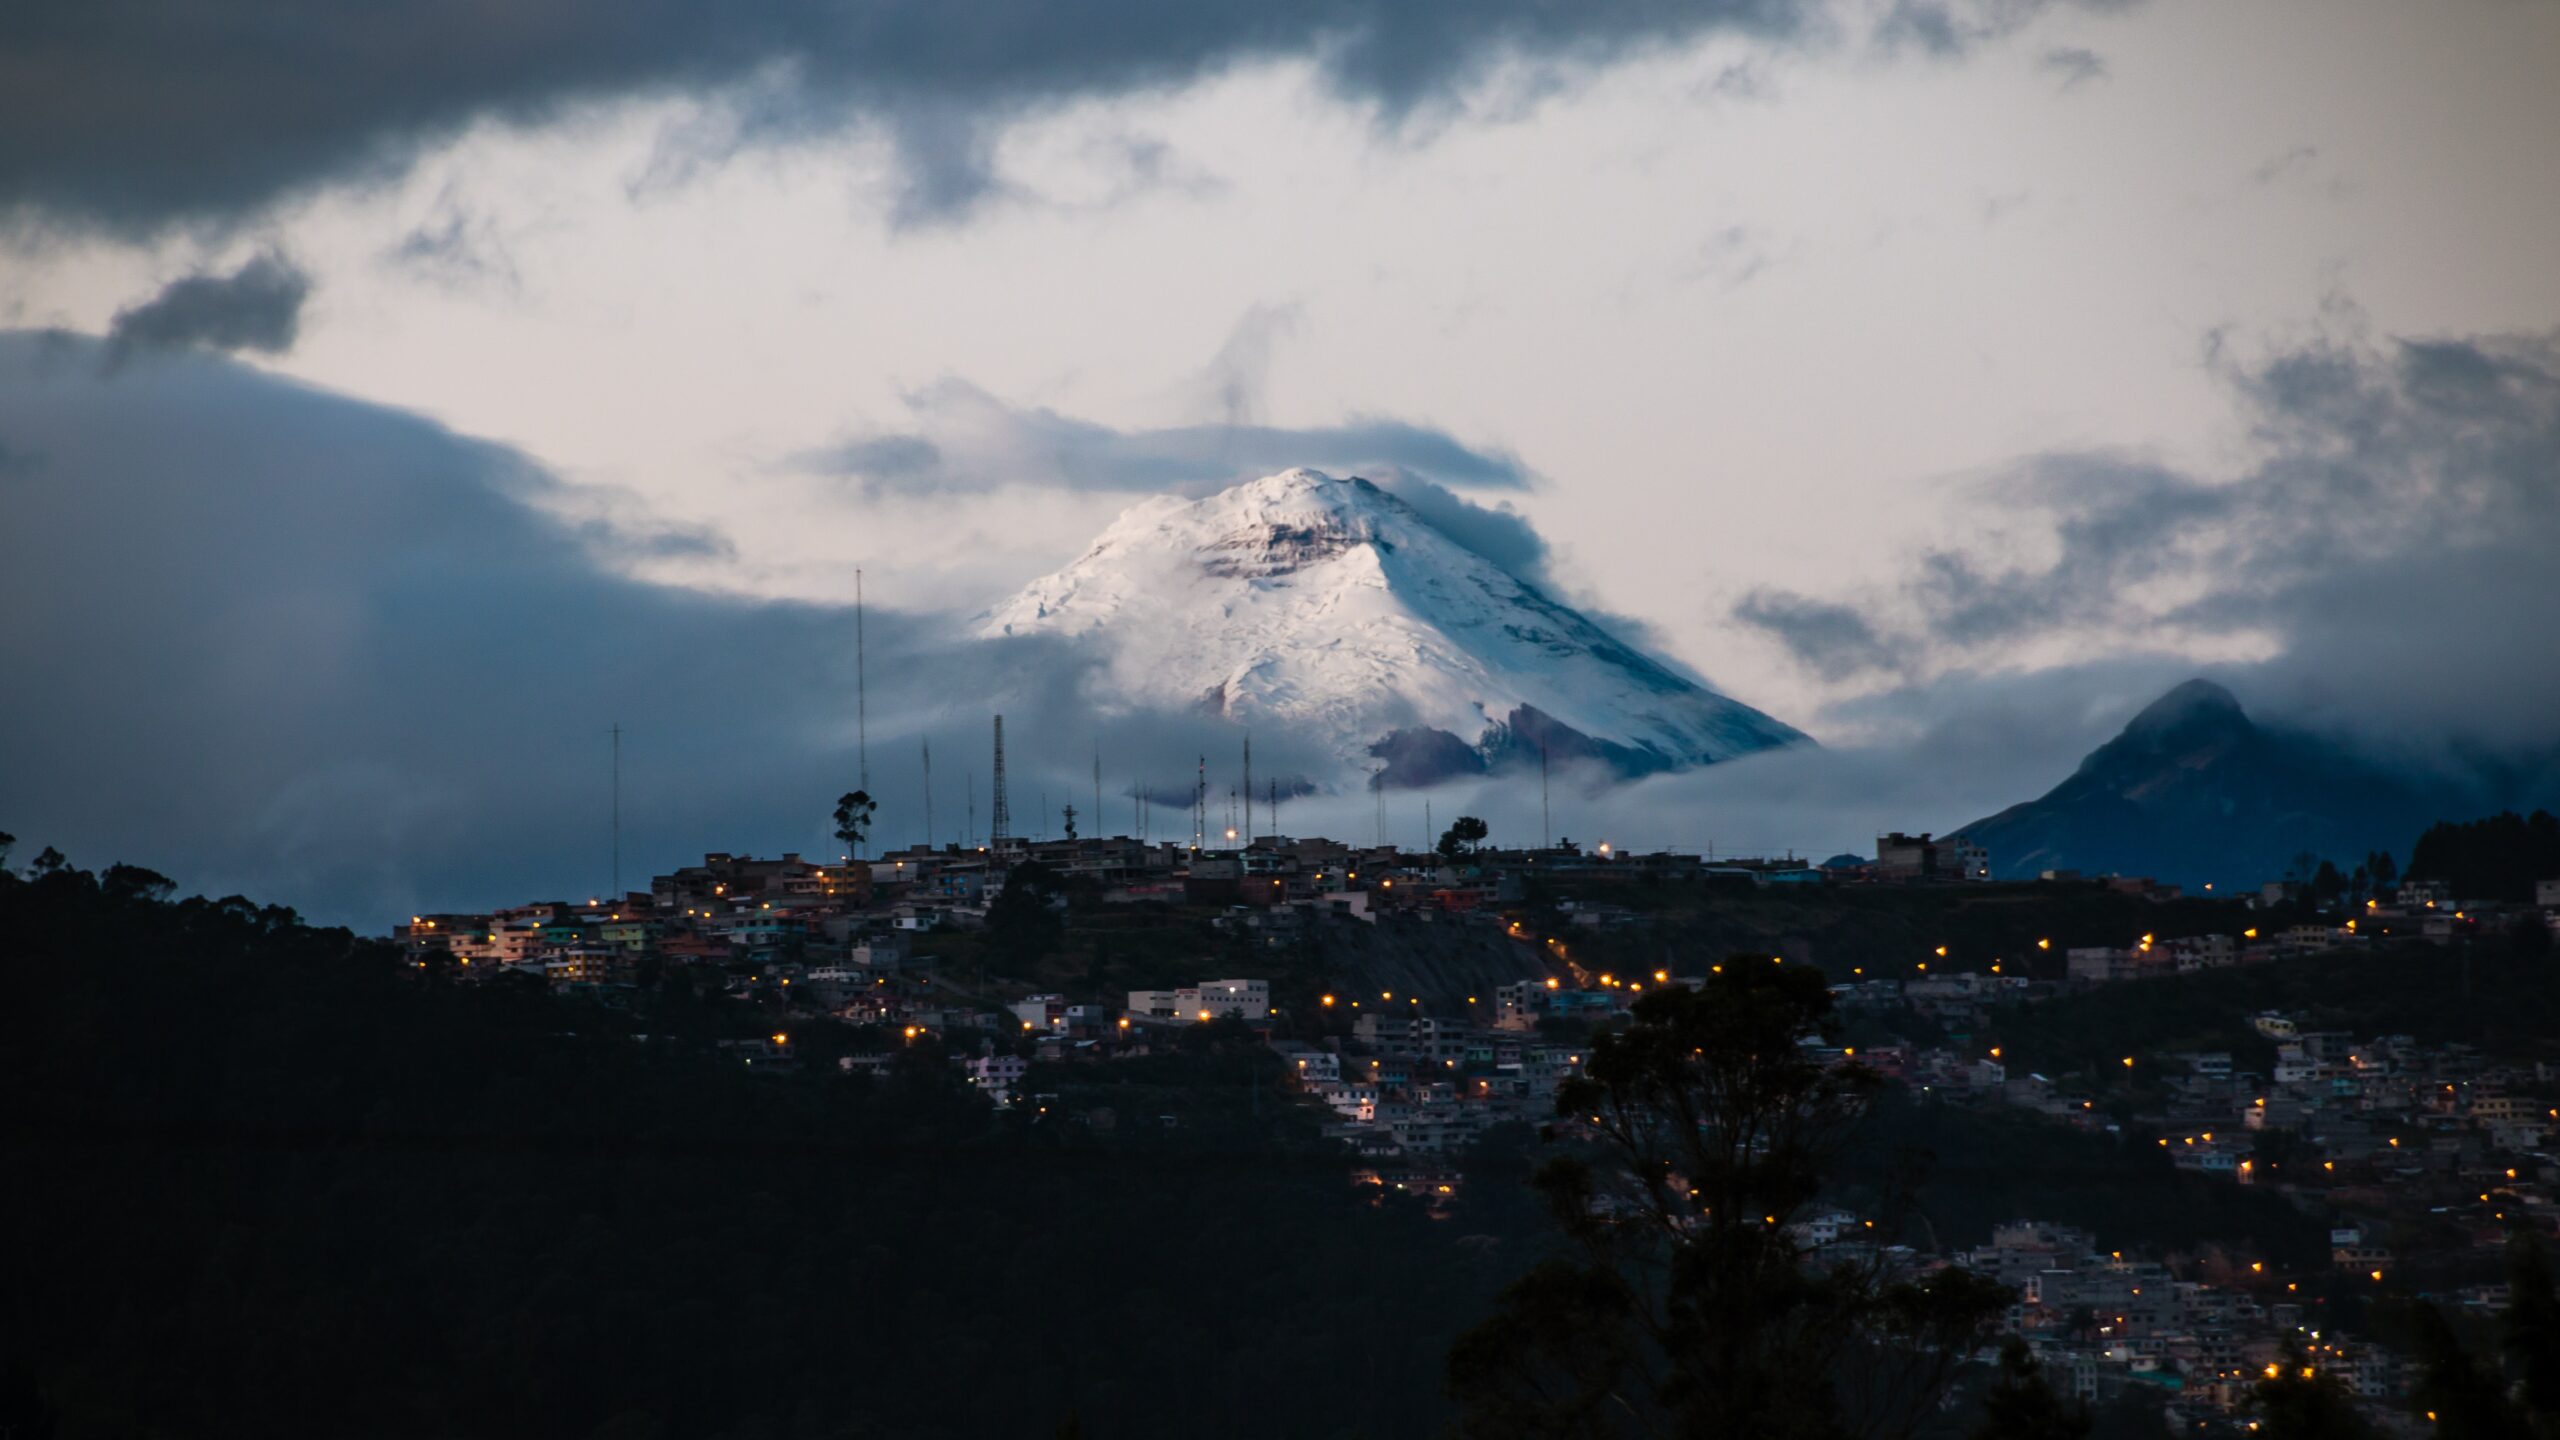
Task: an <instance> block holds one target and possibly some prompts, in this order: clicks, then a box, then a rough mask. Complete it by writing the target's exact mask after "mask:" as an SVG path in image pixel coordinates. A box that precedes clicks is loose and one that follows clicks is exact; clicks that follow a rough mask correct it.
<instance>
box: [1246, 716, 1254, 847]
mask: <svg viewBox="0 0 2560 1440" xmlns="http://www.w3.org/2000/svg"><path fill="white" fill-rule="evenodd" d="M1244 843H1245V844H1247V845H1251V844H1252V843H1253V733H1252V732H1251V731H1247V732H1245V737H1244Z"/></svg>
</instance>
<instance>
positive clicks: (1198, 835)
mask: <svg viewBox="0 0 2560 1440" xmlns="http://www.w3.org/2000/svg"><path fill="white" fill-rule="evenodd" d="M1208 838H1209V757H1208V756H1206V755H1203V756H1201V757H1200V777H1199V778H1198V779H1196V780H1194V781H1192V782H1191V848H1192V849H1193V850H1194V851H1197V850H1198V849H1199V848H1200V845H1201V842H1202V841H1205V840H1207V839H1208Z"/></svg>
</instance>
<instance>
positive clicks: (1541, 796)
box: [1538, 741, 1556, 850]
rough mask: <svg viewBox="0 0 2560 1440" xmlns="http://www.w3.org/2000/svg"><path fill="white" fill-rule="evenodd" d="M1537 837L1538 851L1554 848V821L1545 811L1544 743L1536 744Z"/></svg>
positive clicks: (1545, 770)
mask: <svg viewBox="0 0 2560 1440" xmlns="http://www.w3.org/2000/svg"><path fill="white" fill-rule="evenodd" d="M1538 836H1539V839H1538V848H1539V849H1541V850H1553V849H1554V848H1556V825H1555V820H1554V818H1553V816H1552V814H1551V813H1550V812H1549V811H1548V809H1547V746H1546V742H1544V741H1540V742H1539V743H1538Z"/></svg>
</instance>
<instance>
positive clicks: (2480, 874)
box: [2408, 810, 2560, 902]
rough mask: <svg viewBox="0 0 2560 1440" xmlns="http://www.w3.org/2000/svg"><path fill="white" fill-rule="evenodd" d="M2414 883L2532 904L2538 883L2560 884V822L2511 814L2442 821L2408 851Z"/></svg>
mask: <svg viewBox="0 0 2560 1440" xmlns="http://www.w3.org/2000/svg"><path fill="white" fill-rule="evenodd" d="M2408 874H2409V878H2410V879H2412V880H2441V881H2443V882H2444V883H2445V884H2446V885H2449V886H2451V887H2452V889H2453V893H2454V895H2455V896H2456V897H2457V898H2459V899H2464V900H2512V901H2519V902H2522V901H2530V900H2531V899H2533V885H2534V882H2535V881H2537V880H2560V817H2555V816H2554V815H2552V814H2551V812H2549V811H2547V810H2536V811H2534V812H2533V814H2531V815H2529V816H2526V815H2518V814H2516V813H2515V812H2514V811H2512V810H2510V811H2508V812H2506V813H2505V814H2501V815H2492V816H2490V817H2488V818H2487V819H2485V820H2471V821H2461V822H2456V821H2450V820H2448V821H2442V822H2439V823H2438V824H2435V825H2431V826H2429V827H2428V828H2427V833H2425V834H2424V835H2421V836H2419V837H2418V844H2417V848H2415V849H2413V850H2411V851H2410V852H2409V871H2408Z"/></svg>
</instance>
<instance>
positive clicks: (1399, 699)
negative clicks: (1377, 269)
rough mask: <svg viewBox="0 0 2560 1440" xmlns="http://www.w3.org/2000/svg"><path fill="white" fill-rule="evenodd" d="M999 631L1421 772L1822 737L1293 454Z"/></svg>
mask: <svg viewBox="0 0 2560 1440" xmlns="http://www.w3.org/2000/svg"><path fill="white" fill-rule="evenodd" d="M980 633H981V634H983V635H986V636H989V637H994V636H999V635H1032V634H1050V635H1059V636H1065V637H1073V638H1077V639H1079V640H1081V641H1082V642H1084V643H1088V644H1092V645H1094V646H1096V647H1097V648H1098V651H1099V654H1100V655H1101V657H1102V660H1103V663H1104V665H1105V667H1106V670H1107V677H1108V678H1107V683H1108V686H1109V689H1110V691H1111V693H1113V694H1114V695H1116V696H1119V697H1123V698H1125V699H1126V701H1128V702H1129V703H1132V704H1141V705H1150V706H1164V707H1171V706H1183V705H1193V706H1200V707H1203V708H1206V709H1210V710H1213V711H1215V712H1217V713H1219V714H1222V715H1225V716H1226V717H1228V718H1230V719H1233V720H1235V721H1237V722H1239V723H1242V724H1247V725H1252V726H1256V727H1268V728H1271V729H1275V730H1281V731H1286V732H1291V733H1294V734H1297V735H1300V736H1303V737H1305V738H1306V739H1309V740H1312V741H1315V742H1317V743H1320V744H1322V745H1323V746H1325V747H1326V748H1328V749H1330V750H1331V751H1332V752H1333V753H1335V754H1336V755H1338V756H1340V757H1341V759H1342V760H1343V762H1344V765H1345V767H1346V772H1347V773H1348V774H1350V775H1364V774H1365V773H1366V772H1368V771H1369V770H1371V769H1373V768H1375V767H1376V766H1377V765H1378V764H1380V763H1383V764H1384V765H1385V766H1386V770H1385V783H1387V784H1391V785H1393V784H1422V783H1428V782H1430V781H1432V780H1436V779H1440V778H1443V777H1446V776H1450V775H1454V774H1464V773H1469V772H1480V771H1483V770H1486V769H1490V768H1498V767H1500V766H1502V765H1504V764H1506V763H1516V762H1517V761H1519V760H1521V759H1523V758H1527V759H1530V760H1532V761H1533V762H1534V759H1535V757H1536V755H1537V753H1538V750H1539V748H1540V747H1541V746H1543V747H1545V749H1546V751H1547V752H1548V754H1549V755H1550V756H1551V757H1553V758H1555V759H1557V760H1564V759H1568V758H1577V757H1579V758H1590V759H1596V760H1600V761H1602V762H1605V763H1606V764H1608V765H1609V766H1611V767H1612V768H1614V769H1615V770H1617V771H1618V772H1620V773H1622V774H1642V773H1646V772H1650V771H1657V770H1671V769H1679V768H1683V767H1686V766H1690V765H1699V764H1706V763H1709V762H1712V761H1718V760H1726V759H1730V758H1732V757H1734V756H1737V755H1743V754H1747V753H1749V752H1751V751H1754V750H1762V749H1766V748H1768V747H1770V746H1775V745H1785V744H1790V743H1793V742H1796V741H1799V740H1802V739H1804V736H1803V735H1801V734H1800V733H1798V732H1797V731H1796V730H1794V729H1792V728H1790V727H1788V726H1786V725H1783V724H1781V723H1779V722H1778V721H1776V720H1773V719H1771V718H1769V717H1768V716H1766V715H1763V714H1761V713H1760V712H1759V711H1757V710H1754V709H1752V708H1750V707H1749V706H1747V705H1742V704H1739V703H1737V702H1735V701H1732V700H1728V699H1726V698H1725V697H1723V696H1721V695H1718V694H1715V693H1714V692H1712V691H1709V690H1707V689H1705V688H1703V687H1701V686H1699V685H1697V684H1695V683H1693V682H1691V681H1689V680H1687V679H1684V678H1682V677H1681V676H1679V675H1677V674H1675V673H1674V672H1672V671H1671V670H1670V669H1669V668H1667V667H1666V666H1664V665H1662V664H1661V663H1660V662H1658V661H1655V660H1653V659H1651V658H1649V657H1648V656H1645V655H1643V654H1641V653H1639V652H1638V651H1636V650H1634V649H1632V648H1630V647H1629V646H1627V645H1626V644H1624V643H1622V642H1620V641H1619V640H1617V639H1616V638H1615V637H1613V636H1611V635H1609V634H1608V633H1607V632H1606V631H1604V630H1602V629H1601V628H1600V627H1599V626H1597V625H1594V624H1592V623H1591V622H1590V621H1589V620H1587V619H1585V618H1583V617H1582V616H1581V615H1579V614H1576V613H1575V612H1574V611H1573V610H1571V609H1569V608H1567V607H1566V606H1563V605H1560V604H1557V603H1556V602H1555V601H1553V600H1550V599H1549V598H1547V597H1546V596H1545V595H1543V594H1540V593H1539V592H1538V590H1537V589H1536V588H1535V587H1533V586H1531V585H1528V584H1525V583H1523V582H1522V581H1521V580H1520V579H1519V578H1518V577H1516V576H1513V575H1511V574H1510V573H1508V572H1506V571H1505V570H1503V569H1502V568H1501V567H1500V566H1498V565H1496V564H1494V563H1493V562H1492V561H1490V560H1488V559H1486V558H1485V557H1484V556H1482V555H1480V554H1478V553H1476V552H1475V551H1474V550H1471V549H1469V548H1467V547H1466V546H1464V545H1462V544H1460V543H1458V542H1457V541H1456V540H1454V539H1451V538H1450V537H1449V536H1448V535H1447V534H1445V533H1443V532H1442V531H1440V530H1439V529H1437V528H1435V527H1434V526H1433V525H1432V524H1431V523H1430V522H1429V521H1428V520H1426V519H1425V518H1424V517H1423V516H1422V515H1421V514H1420V513H1419V512H1417V511H1416V510H1415V509H1414V508H1413V507H1412V506H1410V505H1407V504H1406V503H1405V502H1404V501H1402V500H1400V499H1398V498H1396V497H1395V496H1393V495H1391V494H1389V493H1387V492H1386V491H1385V490H1382V489H1380V488H1379V487H1377V486H1376V485H1373V484H1371V483H1370V482H1368V481H1366V480H1362V479H1358V478H1351V479H1336V478H1334V477H1332V476H1329V475H1324V474H1320V473H1318V472H1316V471H1313V470H1291V471H1287V472H1285V473H1282V474H1279V475H1271V476H1266V477H1265V478H1263V479H1260V480H1254V481H1249V482H1247V483H1244V484H1241V485H1237V486H1234V487H1232V488H1230V489H1228V490H1225V491H1222V492H1220V493H1218V494H1215V495H1211V496H1209V497H1207V498H1205V499H1201V500H1196V501H1186V500H1181V499H1178V498H1173V497H1166V498H1162V499H1157V500H1152V501H1148V502H1146V503H1144V504H1141V505H1138V506H1135V507H1133V508H1132V509H1130V510H1129V511H1128V512H1126V513H1125V514H1123V515H1122V516H1121V517H1120V518H1119V519H1118V520H1117V521H1115V522H1114V523H1113V524H1112V525H1111V527H1110V528H1109V529H1107V530H1105V531H1104V532H1103V533H1102V536H1101V538H1099V539H1098V540H1096V541H1095V542H1094V544H1093V548H1091V549H1090V550H1087V551H1086V552H1085V553H1084V555H1083V556H1082V557H1081V558H1079V559H1078V560H1076V561H1075V562H1074V563H1073V564H1071V565H1069V566H1067V567H1066V568H1065V569H1063V570H1060V571H1058V572H1057V573H1056V574H1054V575H1050V576H1048V577H1046V578H1044V579H1041V580H1037V581H1034V582H1032V584H1030V585H1029V586H1027V587H1025V588H1024V589H1023V590H1022V592H1021V593H1020V594H1018V595H1016V596H1014V597H1013V598H1012V599H1010V600H1008V601H1006V602H1005V603H1003V604H1001V605H999V606H997V607H996V608H995V609H993V610H991V611H989V612H988V613H987V615H986V616H985V617H984V619H983V621H982V628H981V632H980Z"/></svg>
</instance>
